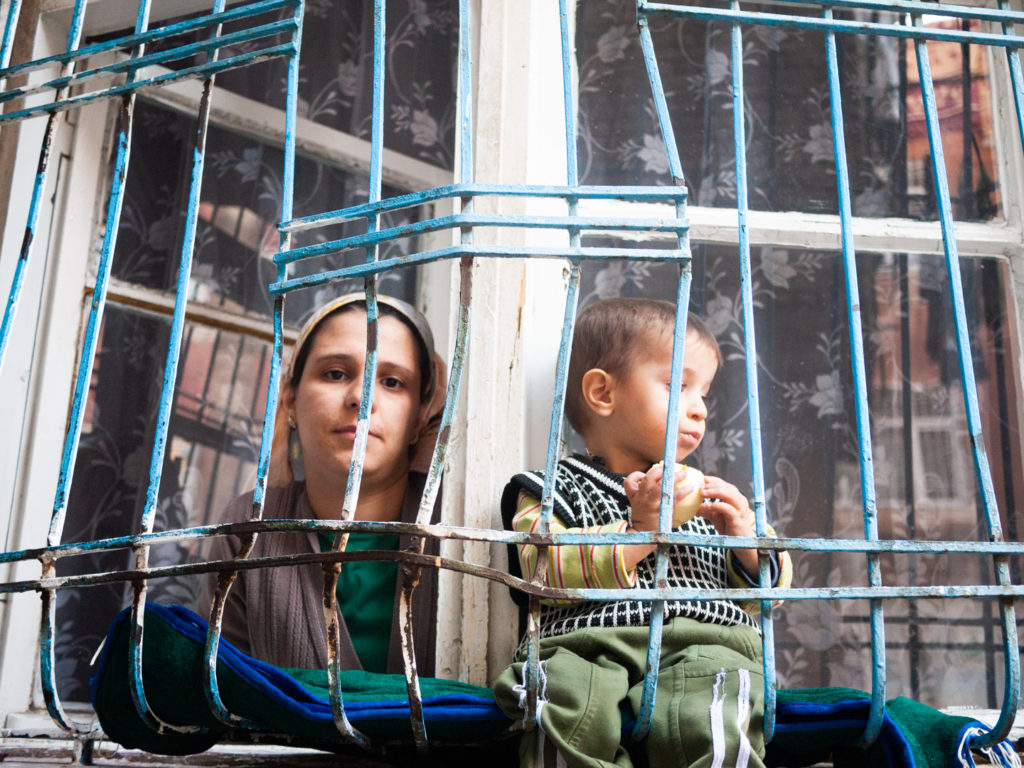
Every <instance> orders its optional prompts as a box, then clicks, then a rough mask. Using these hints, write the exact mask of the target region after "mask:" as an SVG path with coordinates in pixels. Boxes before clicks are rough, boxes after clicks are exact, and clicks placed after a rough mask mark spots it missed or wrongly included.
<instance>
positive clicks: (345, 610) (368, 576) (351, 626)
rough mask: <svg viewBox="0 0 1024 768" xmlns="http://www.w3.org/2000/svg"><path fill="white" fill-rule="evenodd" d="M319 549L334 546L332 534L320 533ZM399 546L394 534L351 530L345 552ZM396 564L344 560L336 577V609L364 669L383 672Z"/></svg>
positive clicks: (396, 547) (386, 652) (389, 644)
mask: <svg viewBox="0 0 1024 768" xmlns="http://www.w3.org/2000/svg"><path fill="white" fill-rule="evenodd" d="M318 538H319V539H320V551H321V552H326V551H328V550H329V549H330V548H331V547H332V546H334V534H330V533H321V534H319V535H318ZM368 549H398V535H397V534H383V533H353V534H350V535H349V537H348V545H347V546H346V547H345V551H346V552H356V551H360V552H364V551H366V550H368ZM397 578H398V563H391V562H384V561H379V560H369V561H364V562H353V563H343V564H342V566H341V574H340V575H339V576H338V588H337V590H336V592H335V594H336V595H337V598H338V608H339V610H340V611H341V616H342V618H343V619H344V620H345V626H346V627H347V628H348V635H349V637H350V638H351V639H352V645H353V646H354V647H355V649H356V655H357V656H359V661H360V662H362V665H363V669H365V670H366V671H367V672H385V671H387V666H388V649H389V648H390V646H391V617H392V615H393V614H394V607H395V580H396V579H397Z"/></svg>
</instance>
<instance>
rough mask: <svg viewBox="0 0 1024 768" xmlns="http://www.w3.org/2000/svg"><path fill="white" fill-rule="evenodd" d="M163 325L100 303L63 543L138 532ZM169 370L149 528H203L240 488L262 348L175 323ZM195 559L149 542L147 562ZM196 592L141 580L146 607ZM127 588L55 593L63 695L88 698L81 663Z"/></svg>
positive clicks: (259, 401)
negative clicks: (164, 435)
mask: <svg viewBox="0 0 1024 768" xmlns="http://www.w3.org/2000/svg"><path fill="white" fill-rule="evenodd" d="M169 328H170V324H169V321H168V320H166V319H161V318H155V317H153V316H151V315H148V314H142V313H137V312H134V311H132V310H128V309H122V308H120V307H118V306H116V305H111V306H108V307H107V311H106V313H105V316H104V321H103V327H102V337H101V342H100V347H99V349H98V352H97V356H96V362H95V364H94V366H93V376H92V381H91V387H90V391H89V400H88V403H87V410H86V416H85V423H84V425H83V432H82V439H81V443H80V446H79V449H78V456H77V459H76V463H75V474H74V478H73V482H72V486H71V496H70V501H69V504H68V517H67V523H66V525H65V528H64V541H65V542H72V541H89V540H94V539H101V538H105V537H109V536H125V535H129V534H132V533H137V532H138V530H139V521H140V519H141V516H142V511H143V505H144V502H145V494H146V487H147V483H148V479H149V462H150V453H151V450H152V441H153V431H154V428H155V424H154V423H155V419H156V412H157V406H158V402H159V398H160V388H161V384H162V376H163V364H164V353H165V350H166V346H167V339H168V335H169ZM178 370H179V373H178V388H177V393H176V396H175V399H174V403H173V408H172V415H171V420H170V426H169V431H168V439H167V453H166V457H165V461H164V467H163V474H162V478H161V484H160V491H159V494H158V501H157V508H156V520H155V524H154V530H155V531H166V530H172V529H177V528H187V527H190V526H197V525H206V524H210V523H215V522H217V521H218V519H219V515H220V512H221V510H222V509H223V508H224V505H225V504H227V502H228V501H230V500H231V499H233V498H234V497H235V496H237V495H238V494H240V493H242V492H244V491H245V490H247V489H250V488H252V486H253V484H254V483H255V479H256V457H257V453H258V451H259V438H260V430H261V429H262V426H263V407H264V399H265V397H266V394H265V393H266V387H267V380H268V377H269V370H270V348H269V345H268V344H267V343H265V342H262V341H256V340H253V339H252V338H248V337H245V336H241V335H238V334H234V333H230V332H228V331H222V330H216V329H211V328H204V327H202V326H197V325H194V324H191V323H187V324H186V326H185V333H184V341H183V345H182V355H181V364H180V366H179V369H178ZM199 555H200V552H199V551H198V547H197V545H196V543H195V542H183V543H179V544H168V545H160V546H157V547H154V548H153V549H152V551H151V556H150V565H151V566H153V567H159V566H165V565H174V564H178V563H187V562H191V561H194V560H197V559H198V558H199ZM132 563H133V559H132V553H131V552H129V551H126V550H122V551H118V552H108V553H102V554H98V555H88V556H82V557H75V558H71V559H62V560H61V561H60V562H59V564H58V573H59V574H60V575H68V574H72V573H85V572H101V571H104V570H108V569H121V568H128V567H131V564H132ZM197 588H198V582H197V581H196V580H195V579H194V578H191V577H169V578H163V579H153V580H151V581H150V583H149V593H148V594H149V597H150V598H151V599H153V600H156V601H158V602H167V603H178V604H182V605H188V606H191V605H193V603H194V600H195V598H196V596H197V592H196V590H197ZM126 589H128V590H129V591H128V592H126ZM128 595H130V588H127V587H125V585H123V584H110V585H103V586H98V587H89V588H87V589H65V590H61V591H60V592H59V593H58V611H59V613H58V623H59V626H60V627H61V631H60V632H59V633H58V635H57V638H58V642H59V644H60V645H59V647H58V649H57V654H58V659H59V661H58V665H57V666H58V679H59V680H60V681H61V682H60V685H61V688H60V691H61V694H62V695H63V696H66V697H68V698H69V699H70V700H73V701H86V700H88V696H89V691H88V680H89V676H90V674H91V670H90V667H89V661H90V659H91V657H92V654H93V652H94V651H95V650H96V648H97V646H98V645H99V643H100V641H101V640H102V638H103V636H104V634H105V633H106V628H107V626H108V625H109V623H110V621H111V620H112V619H113V617H114V615H115V614H116V613H117V611H119V610H120V609H121V608H122V607H123V606H124V605H125V604H127V600H128Z"/></svg>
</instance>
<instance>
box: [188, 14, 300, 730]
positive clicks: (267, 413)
mask: <svg viewBox="0 0 1024 768" xmlns="http://www.w3.org/2000/svg"><path fill="white" fill-rule="evenodd" d="M292 6H293V18H294V22H295V35H294V41H295V46H294V49H293V51H292V52H291V54H290V55H289V58H288V75H287V78H288V80H287V83H288V87H287V91H286V93H287V95H286V97H285V116H284V166H283V171H282V174H281V214H280V218H281V220H282V221H287V220H288V219H290V218H291V217H292V212H293V199H294V194H295V133H296V131H295V126H296V118H297V113H298V91H299V63H300V62H299V53H300V48H301V41H302V26H303V19H304V14H305V2H304V0H298V2H294V3H293V4H292ZM291 238H292V236H291V233H289V232H281V234H280V243H279V247H280V249H281V250H282V251H286V250H288V249H289V248H290V246H291ZM287 277H288V267H287V265H277V279H278V280H285V279H287ZM273 322H274V339H273V347H272V351H271V355H270V371H269V375H268V381H267V397H266V403H265V406H264V411H263V413H264V418H263V430H262V432H261V435H260V450H259V456H258V458H257V463H256V487H255V489H254V491H253V502H252V515H251V518H250V519H252V520H261V519H262V517H263V503H264V500H265V498H266V491H267V472H268V470H269V466H270V452H271V448H272V446H273V437H274V427H275V425H276V420H277V419H276V417H277V401H278V394H279V388H280V381H281V357H282V348H283V340H284V296H283V295H281V296H275V297H274V313H273ZM255 543H256V534H253V535H251V536H250V537H248V539H247V540H244V545H243V547H242V548H241V550H240V552H239V555H238V559H246V558H248V557H249V555H250V553H251V552H252V548H253V546H254V545H255ZM237 575H238V572H237V571H231V572H228V573H226V574H222V576H221V579H222V580H221V583H220V584H219V585H218V589H217V591H216V593H215V596H214V601H213V605H212V606H211V608H210V620H209V623H208V630H207V635H206V644H205V647H204V668H205V675H204V680H203V691H204V693H205V695H206V701H207V704H208V705H209V707H210V711H211V712H212V713H213V715H214V716H215V717H216V718H217V719H218V720H220V721H221V722H223V723H226V724H228V725H242V726H245V725H247V721H245V720H244V719H243V718H241V717H238V716H236V715H234V714H232V713H231V712H229V711H228V709H227V707H226V706H225V705H224V701H223V699H222V698H221V695H220V690H219V684H218V681H217V651H218V649H219V647H220V636H221V626H222V623H221V622H222V619H223V614H224V605H225V603H226V601H227V596H228V592H229V591H230V590H231V587H232V585H233V584H234V582H235V580H236V579H237Z"/></svg>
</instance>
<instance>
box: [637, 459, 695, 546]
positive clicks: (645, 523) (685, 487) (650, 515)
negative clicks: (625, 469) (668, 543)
mask: <svg viewBox="0 0 1024 768" xmlns="http://www.w3.org/2000/svg"><path fill="white" fill-rule="evenodd" d="M664 469H665V468H664V467H663V466H661V465H660V464H657V465H655V466H653V467H651V468H650V469H649V470H648V471H647V472H646V473H644V472H633V473H632V474H630V475H627V477H626V479H625V480H624V481H623V483H622V484H623V487H624V488H625V491H626V498H627V499H629V505H630V507H631V509H632V513H631V517H632V518H633V528H634V529H635V530H637V531H656V530H658V513H659V510H660V509H661V477H662V474H663V473H664ZM685 477H686V470H678V471H677V472H676V473H675V477H674V478H673V483H674V484H675V488H674V491H673V494H672V504H673V505H674V504H675V503H676V502H677V501H679V500H680V499H682V498H684V497H686V496H687V495H688V494H689V493H690V492H692V491H693V490H694V489H695V488H696V486H695V485H694V484H693V483H680V482H679V481H680V480H683V479H684V478H685Z"/></svg>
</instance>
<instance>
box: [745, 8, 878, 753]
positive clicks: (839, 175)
mask: <svg viewBox="0 0 1024 768" xmlns="http://www.w3.org/2000/svg"><path fill="white" fill-rule="evenodd" d="M825 18H826V19H831V18H832V10H831V9H830V8H826V9H825ZM825 53H826V60H827V63H828V84H829V103H830V105H831V113H832V135H833V137H834V140H833V142H832V145H833V149H834V153H835V167H836V187H837V194H838V198H839V219H840V222H841V225H842V243H843V275H844V278H845V284H846V312H847V323H848V325H849V334H850V351H851V356H852V359H851V367H852V369H853V386H854V392H855V397H856V413H857V444H858V446H859V452H860V483H861V496H862V499H863V515H864V534H865V536H866V537H867V538H868V539H877V538H878V505H877V503H876V500H875V471H874V466H873V464H872V450H871V424H870V421H869V410H868V389H867V375H866V373H865V369H864V339H863V330H862V327H861V312H860V292H859V288H858V285H857V255H856V250H855V248H854V244H853V227H852V224H851V218H852V216H853V209H852V206H851V204H850V179H849V170H848V166H847V162H846V134H845V131H844V126H843V102H842V93H841V91H840V85H839V57H838V55H837V53H836V36H835V33H834V32H832V31H831V30H830V31H829V32H827V33H826V35H825ZM759 533H761V531H759ZM868 580H869V583H870V584H871V586H873V587H877V586H880V585H881V583H882V574H881V569H880V567H879V562H878V555H877V554H869V555H868ZM884 707H885V623H884V619H883V616H882V605H881V603H880V602H878V601H877V600H873V601H872V602H871V710H870V713H869V715H868V722H867V724H866V725H865V728H864V734H863V736H862V737H861V740H860V746H862V747H867V746H869V745H871V744H873V743H874V742H875V739H877V738H878V734H879V732H880V731H881V728H882V714H883V708H884Z"/></svg>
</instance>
